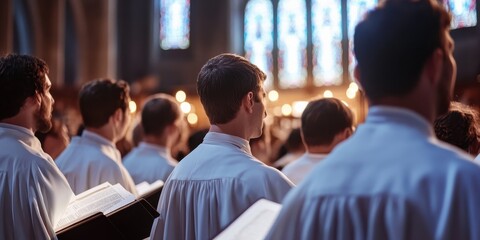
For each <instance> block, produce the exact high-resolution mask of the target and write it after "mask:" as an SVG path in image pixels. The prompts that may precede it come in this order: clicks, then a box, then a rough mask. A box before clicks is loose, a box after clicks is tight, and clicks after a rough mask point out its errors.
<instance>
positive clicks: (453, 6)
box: [443, 0, 477, 29]
mask: <svg viewBox="0 0 480 240" xmlns="http://www.w3.org/2000/svg"><path fill="white" fill-rule="evenodd" d="M443 4H444V5H445V7H446V8H447V9H448V10H449V11H450V13H451V14H452V17H453V18H452V24H451V27H452V29H456V28H462V27H473V26H476V25H477V9H476V6H477V2H476V0H443Z"/></svg>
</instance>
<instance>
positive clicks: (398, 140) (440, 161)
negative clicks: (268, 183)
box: [267, 106, 480, 239]
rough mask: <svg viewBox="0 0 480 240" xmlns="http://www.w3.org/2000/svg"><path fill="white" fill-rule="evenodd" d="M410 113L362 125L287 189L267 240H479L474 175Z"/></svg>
mask: <svg viewBox="0 0 480 240" xmlns="http://www.w3.org/2000/svg"><path fill="white" fill-rule="evenodd" d="M471 160H472V158H471V157H470V156H468V155H466V154H465V153H462V152H460V151H459V150H457V149H456V148H454V147H451V146H449V145H447V144H445V143H442V142H440V141H439V140H437V139H436V138H435V135H434V133H433V129H432V127H431V125H430V124H429V123H428V122H427V121H426V120H425V119H424V118H422V117H420V116H419V115H417V114H416V113H414V112H411V111H408V110H405V109H400V108H392V107H380V106H378V107H372V108H371V109H370V111H369V115H368V117H367V120H366V123H365V124H363V125H362V126H360V127H359V128H358V130H357V131H356V133H355V134H354V135H353V136H352V137H350V138H349V139H347V140H346V141H344V142H343V143H341V144H340V145H339V146H337V147H336V148H335V149H334V150H333V152H332V153H330V154H329V155H328V157H326V158H325V159H324V160H323V161H322V163H321V164H318V165H317V167H315V168H314V169H313V171H312V172H311V173H310V174H309V175H308V176H307V177H306V178H305V179H304V181H303V182H302V183H301V184H300V185H299V186H298V187H297V188H296V189H294V190H292V191H291V192H290V193H289V194H288V195H287V197H286V198H285V201H284V202H283V204H282V205H283V207H282V210H281V212H280V214H279V216H278V218H277V220H276V222H275V223H274V225H273V226H272V228H271V231H270V233H269V236H268V237H267V239H480V228H479V227H478V226H479V225H480V204H479V202H480V168H479V166H477V165H476V164H474V163H473V162H472V161H471Z"/></svg>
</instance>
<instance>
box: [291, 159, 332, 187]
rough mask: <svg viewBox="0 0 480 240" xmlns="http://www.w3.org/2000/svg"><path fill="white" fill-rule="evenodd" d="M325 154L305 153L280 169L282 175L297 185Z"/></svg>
mask: <svg viewBox="0 0 480 240" xmlns="http://www.w3.org/2000/svg"><path fill="white" fill-rule="evenodd" d="M326 156H327V154H315V153H308V152H307V153H305V154H303V155H302V156H301V157H300V158H298V159H297V160H294V161H293V162H291V163H290V164H288V165H287V166H285V167H284V168H283V169H282V173H283V174H285V176H287V177H288V179H290V180H291V181H292V182H293V183H294V184H295V185H298V184H299V183H300V182H301V181H302V180H303V179H304V178H305V176H307V175H308V173H310V172H311V171H312V169H313V168H314V167H315V166H316V165H317V164H318V163H320V162H321V161H322V160H323V159H324V158H325V157H326Z"/></svg>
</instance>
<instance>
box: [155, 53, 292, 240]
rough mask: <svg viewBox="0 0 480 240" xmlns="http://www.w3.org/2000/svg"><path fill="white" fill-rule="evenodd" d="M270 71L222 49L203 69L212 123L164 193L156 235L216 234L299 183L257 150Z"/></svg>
mask: <svg viewBox="0 0 480 240" xmlns="http://www.w3.org/2000/svg"><path fill="white" fill-rule="evenodd" d="M264 80H265V74H264V73H263V72H262V71H261V70H259V69H258V68H257V67H256V66H255V65H253V64H251V63H250V62H248V61H247V60H246V59H245V58H243V57H240V56H237V55H233V54H221V55H219V56H216V57H214V58H212V59H210V60H209V61H208V62H207V63H206V64H205V65H204V66H203V68H202V70H201V71H200V73H199V75H198V80H197V90H198V93H199V95H200V99H201V101H202V104H203V107H204V108H205V111H206V113H207V116H208V118H209V120H210V123H211V124H212V125H211V127H210V130H209V133H207V135H206V136H205V138H204V141H203V143H202V144H200V145H199V146H198V147H197V148H195V150H193V151H192V152H191V153H190V154H189V155H187V156H186V157H185V158H184V159H183V160H182V161H181V162H180V163H179V164H178V165H177V167H175V169H174V170H173V172H172V174H171V175H170V177H169V178H168V180H167V182H166V183H165V186H164V188H163V191H162V194H161V196H160V201H159V204H158V212H159V213H160V216H159V217H158V218H157V219H156V220H155V222H154V224H153V229H152V232H151V239H211V238H213V237H215V236H216V235H217V234H218V233H219V232H220V231H221V230H223V229H224V228H225V227H227V226H228V224H230V223H231V222H232V221H234V220H235V219H236V218H237V217H238V216H239V215H240V214H241V213H242V212H243V211H245V210H246V209H247V208H248V207H250V206H251V205H252V204H253V203H254V202H256V201H257V200H259V199H261V198H265V199H269V200H271V201H274V202H281V201H282V199H283V197H284V196H285V195H286V193H287V192H288V191H289V190H290V188H291V187H292V186H293V184H292V183H291V182H290V181H289V180H288V179H287V178H286V177H285V176H284V175H283V174H282V173H281V172H279V171H278V170H276V169H274V168H272V167H269V166H267V165H265V164H263V163H262V162H260V161H259V160H257V159H255V158H254V157H253V156H252V153H251V151H250V147H249V144H248V141H249V140H250V139H251V138H255V137H259V136H260V135H261V133H262V125H263V118H264V117H265V116H266V112H265V91H264V90H263V87H262V83H263V81H264Z"/></svg>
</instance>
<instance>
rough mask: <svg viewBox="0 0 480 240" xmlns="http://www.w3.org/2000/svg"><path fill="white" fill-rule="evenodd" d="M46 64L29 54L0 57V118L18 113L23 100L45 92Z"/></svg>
mask: <svg viewBox="0 0 480 240" xmlns="http://www.w3.org/2000/svg"><path fill="white" fill-rule="evenodd" d="M47 74H48V66H47V64H46V63H45V62H44V61H43V60H42V59H39V58H36V57H33V56H29V55H18V54H8V55H6V56H3V57H1V58H0V85H1V87H0V120H3V119H6V118H10V117H13V116H15V115H17V114H18V112H19V111H20V108H21V107H22V106H23V104H24V102H25V100H26V99H27V98H29V97H31V96H33V95H35V93H40V94H43V93H44V92H45V88H46V86H45V75H47Z"/></svg>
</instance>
